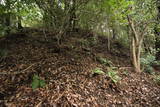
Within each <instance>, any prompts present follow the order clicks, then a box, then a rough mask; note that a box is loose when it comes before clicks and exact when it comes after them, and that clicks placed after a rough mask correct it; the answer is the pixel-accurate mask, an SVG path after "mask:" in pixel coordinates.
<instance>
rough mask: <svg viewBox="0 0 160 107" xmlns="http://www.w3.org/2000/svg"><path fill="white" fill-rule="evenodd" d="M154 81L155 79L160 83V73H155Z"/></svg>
mask: <svg viewBox="0 0 160 107" xmlns="http://www.w3.org/2000/svg"><path fill="white" fill-rule="evenodd" d="M154 81H155V82H156V83H157V84H160V75H154Z"/></svg>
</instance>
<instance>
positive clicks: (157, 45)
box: [154, 1, 160, 60]
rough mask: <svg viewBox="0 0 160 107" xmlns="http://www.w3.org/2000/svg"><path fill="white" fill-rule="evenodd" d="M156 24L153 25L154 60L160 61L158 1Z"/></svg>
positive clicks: (159, 8) (159, 3) (159, 9)
mask: <svg viewBox="0 0 160 107" xmlns="http://www.w3.org/2000/svg"><path fill="white" fill-rule="evenodd" d="M157 10H158V14H157V23H156V25H155V28H154V31H155V40H156V41H155V48H156V51H157V53H156V59H157V60H160V28H159V26H160V1H157Z"/></svg>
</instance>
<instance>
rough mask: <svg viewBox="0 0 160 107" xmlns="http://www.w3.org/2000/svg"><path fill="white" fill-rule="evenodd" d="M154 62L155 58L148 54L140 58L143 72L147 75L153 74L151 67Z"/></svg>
mask: <svg viewBox="0 0 160 107" xmlns="http://www.w3.org/2000/svg"><path fill="white" fill-rule="evenodd" d="M155 62H156V57H155V56H153V55H151V54H148V55H146V56H144V57H142V58H141V64H142V66H143V70H144V71H145V72H147V73H152V72H153V67H152V65H153V64H154V63H155Z"/></svg>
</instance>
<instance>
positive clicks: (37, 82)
mask: <svg viewBox="0 0 160 107" xmlns="http://www.w3.org/2000/svg"><path fill="white" fill-rule="evenodd" d="M31 85H32V89H37V88H43V87H45V85H46V83H45V81H44V80H42V79H40V77H39V76H38V75H33V80H32V84H31Z"/></svg>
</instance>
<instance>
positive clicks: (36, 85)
mask: <svg viewBox="0 0 160 107" xmlns="http://www.w3.org/2000/svg"><path fill="white" fill-rule="evenodd" d="M36 88H39V80H38V79H36V80H33V82H32V89H36Z"/></svg>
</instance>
